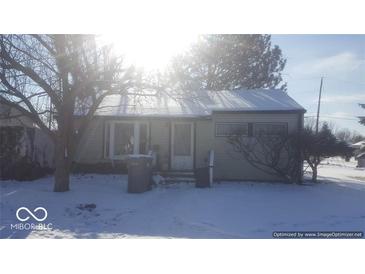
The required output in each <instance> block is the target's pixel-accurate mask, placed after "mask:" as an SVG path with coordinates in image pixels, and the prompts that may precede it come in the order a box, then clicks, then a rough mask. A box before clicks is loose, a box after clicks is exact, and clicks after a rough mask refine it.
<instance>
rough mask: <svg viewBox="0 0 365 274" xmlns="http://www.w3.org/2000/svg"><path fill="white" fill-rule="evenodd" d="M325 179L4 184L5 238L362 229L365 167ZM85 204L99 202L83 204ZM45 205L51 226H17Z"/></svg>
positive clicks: (102, 178) (92, 179)
mask: <svg viewBox="0 0 365 274" xmlns="http://www.w3.org/2000/svg"><path fill="white" fill-rule="evenodd" d="M319 174H320V179H321V181H322V182H321V183H320V184H317V185H313V184H306V185H289V184H281V183H249V182H245V183H238V182H237V183H234V182H224V183H216V184H215V185H214V187H213V188H210V189H197V188H195V187H194V185H192V184H188V183H179V184H173V185H166V186H157V187H154V188H153V189H152V191H149V192H146V193H143V194H128V193H127V192H126V187H127V177H126V176H124V175H84V176H81V175H74V176H72V183H71V191H70V192H67V193H54V192H52V187H53V185H52V184H53V183H52V178H51V177H49V178H44V179H40V180H37V181H32V182H13V181H6V182H0V185H1V216H0V220H1V223H0V237H1V238H124V237H126V238H135V237H158V238H161V237H163V238H271V237H272V232H273V231H318V230H321V231H336V230H337V231H365V178H364V177H365V170H360V169H355V168H353V167H349V166H337V165H336V166H335V165H323V166H321V167H320V169H319ZM80 204H95V205H96V207H95V208H89V209H83V208H80V206H79V205H80ZM22 206H25V207H28V208H29V209H34V208H36V207H40V206H41V207H44V208H46V209H47V211H48V218H47V219H46V220H45V221H44V222H47V223H52V226H53V229H51V230H27V231H24V230H23V231H21V230H15V229H11V227H10V225H11V224H14V223H19V221H18V220H17V219H16V216H15V212H16V210H17V209H18V208H19V207H22Z"/></svg>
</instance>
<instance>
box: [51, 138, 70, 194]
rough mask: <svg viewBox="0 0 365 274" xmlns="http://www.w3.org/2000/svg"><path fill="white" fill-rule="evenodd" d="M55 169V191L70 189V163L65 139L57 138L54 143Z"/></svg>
mask: <svg viewBox="0 0 365 274" xmlns="http://www.w3.org/2000/svg"><path fill="white" fill-rule="evenodd" d="M55 152H56V155H55V158H56V171H55V176H54V178H55V185H54V189H53V190H54V191H55V192H65V191H69V190H70V163H69V157H68V156H69V155H67V146H66V141H65V140H64V139H63V140H62V138H59V139H58V140H57V143H56V149H55Z"/></svg>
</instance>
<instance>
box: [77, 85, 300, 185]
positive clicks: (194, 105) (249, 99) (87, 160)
mask: <svg viewBox="0 0 365 274" xmlns="http://www.w3.org/2000/svg"><path fill="white" fill-rule="evenodd" d="M304 113H305V109H304V108H303V107H302V106H300V105H299V104H298V103H296V102H295V101H294V100H293V99H292V98H291V97H289V96H288V94H287V93H285V92H283V91H280V90H236V91H219V92H217V91H199V92H190V93H189V94H188V95H185V96H184V95H180V96H179V95H172V94H170V95H168V94H165V93H162V94H159V95H156V96H149V95H146V96H139V95H129V96H120V95H112V96H109V97H107V98H106V99H105V100H104V101H103V103H102V104H101V106H100V108H99V110H98V111H97V112H96V114H95V118H94V120H93V121H92V124H91V126H90V128H89V129H88V133H87V134H85V136H84V140H83V141H82V142H81V146H80V147H79V148H78V152H77V155H76V159H75V160H76V162H77V163H82V164H96V163H113V162H115V161H124V160H125V159H126V156H127V155H128V154H145V153H148V151H149V150H152V151H154V152H155V154H156V155H157V161H156V169H157V170H160V171H193V170H194V169H195V168H199V167H204V166H207V161H208V155H209V152H210V151H211V150H213V151H214V153H215V159H214V179H216V180H277V179H278V178H275V177H273V176H270V175H267V174H265V173H264V172H262V171H260V170H258V169H256V168H254V167H252V166H251V165H250V164H249V163H247V162H246V161H245V160H243V159H242V157H240V155H237V154H236V153H235V152H234V151H233V150H232V147H231V145H230V144H228V143H227V136H229V135H230V134H232V133H234V132H236V131H237V130H240V131H241V132H243V133H245V134H247V135H248V136H252V135H253V134H255V133H257V132H260V133H265V132H266V133H268V134H270V133H271V132H278V131H280V132H289V133H292V132H298V131H299V130H301V128H302V127H303V115H304ZM298 161H300V159H298Z"/></svg>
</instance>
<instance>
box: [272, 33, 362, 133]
mask: <svg viewBox="0 0 365 274" xmlns="http://www.w3.org/2000/svg"><path fill="white" fill-rule="evenodd" d="M272 42H273V44H276V45H279V46H280V48H281V49H282V51H283V55H284V56H285V57H286V58H287V64H286V68H285V70H284V73H283V74H284V75H283V78H284V80H285V81H286V82H287V83H288V93H289V95H290V96H292V97H293V98H294V99H295V100H297V101H298V102H299V103H300V104H301V105H302V106H303V107H305V108H306V109H307V113H306V116H315V115H316V110H317V100H318V91H319V84H320V78H321V76H324V85H323V91H322V104H321V120H322V121H324V120H327V121H331V122H333V123H335V124H336V126H337V128H348V129H350V130H356V131H358V132H359V133H362V134H364V135H365V126H362V125H360V124H359V123H358V119H357V118H356V116H359V115H362V116H365V110H364V109H362V108H360V107H359V105H358V104H359V103H361V102H362V103H365V35H272Z"/></svg>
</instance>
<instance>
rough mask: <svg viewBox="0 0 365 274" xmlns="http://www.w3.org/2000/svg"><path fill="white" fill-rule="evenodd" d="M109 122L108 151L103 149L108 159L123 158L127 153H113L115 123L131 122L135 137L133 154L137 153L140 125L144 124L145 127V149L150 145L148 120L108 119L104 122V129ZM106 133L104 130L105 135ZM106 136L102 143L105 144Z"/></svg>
mask: <svg viewBox="0 0 365 274" xmlns="http://www.w3.org/2000/svg"><path fill="white" fill-rule="evenodd" d="M108 124H109V151H105V155H106V156H107V158H108V159H112V160H125V159H126V157H127V156H128V155H129V154H121V155H115V150H114V145H115V142H114V138H115V125H116V124H133V136H134V138H135V142H134V144H133V154H134V155H135V154H139V148H140V125H141V124H144V125H146V127H147V131H146V133H147V138H146V139H147V150H148V148H149V146H150V141H149V140H150V130H149V129H150V125H149V123H148V121H145V122H144V121H108V122H106V129H107V128H108ZM106 135H107V133H106V132H105V136H106ZM106 142H107V138H105V141H104V145H105V146H106Z"/></svg>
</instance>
